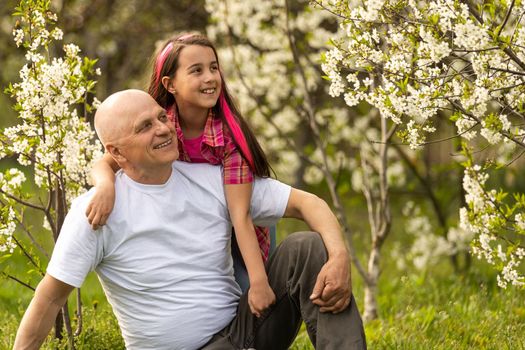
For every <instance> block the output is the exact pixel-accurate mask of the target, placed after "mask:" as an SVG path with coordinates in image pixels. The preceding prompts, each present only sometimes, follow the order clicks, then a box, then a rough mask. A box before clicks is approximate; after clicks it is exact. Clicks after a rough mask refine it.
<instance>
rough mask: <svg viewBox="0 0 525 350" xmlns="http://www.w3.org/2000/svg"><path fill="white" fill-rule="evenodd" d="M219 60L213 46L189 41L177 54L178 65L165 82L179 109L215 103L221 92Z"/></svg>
mask: <svg viewBox="0 0 525 350" xmlns="http://www.w3.org/2000/svg"><path fill="white" fill-rule="evenodd" d="M221 83H222V80H221V75H220V73H219V63H218V62H217V57H215V53H214V52H213V49H212V48H210V47H207V46H200V45H190V46H187V47H185V48H183V49H182V50H181V52H180V54H179V67H178V68H177V71H176V72H175V77H174V78H173V79H172V80H171V81H170V82H169V84H170V86H169V87H168V91H170V92H171V93H172V94H173V96H174V97H175V100H176V101H177V106H178V107H179V111H180V112H181V114H182V113H184V111H188V112H200V111H201V110H203V112H204V110H206V111H207V110H208V109H210V108H212V107H213V106H215V104H216V103H217V99H218V98H219V94H220V92H221Z"/></svg>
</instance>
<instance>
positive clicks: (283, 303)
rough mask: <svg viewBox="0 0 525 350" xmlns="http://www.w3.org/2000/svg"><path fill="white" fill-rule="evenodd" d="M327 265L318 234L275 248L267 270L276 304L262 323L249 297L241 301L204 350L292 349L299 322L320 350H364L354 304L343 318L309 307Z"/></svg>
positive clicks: (302, 234)
mask: <svg viewBox="0 0 525 350" xmlns="http://www.w3.org/2000/svg"><path fill="white" fill-rule="evenodd" d="M326 259H327V254H326V249H325V247H324V245H323V241H322V239H321V237H320V236H319V234H317V233H314V232H300V233H295V234H292V235H290V236H289V237H288V238H286V239H285V240H284V241H283V242H282V243H281V244H280V245H279V247H277V249H276V251H275V253H274V254H272V256H271V257H270V259H269V260H268V262H267V264H266V271H267V273H268V280H269V282H270V286H271V287H272V289H273V291H274V293H275V296H276V303H275V304H274V305H272V306H271V307H270V308H269V309H268V310H266V311H265V313H264V314H263V315H262V316H261V317H260V318H257V317H255V316H254V315H253V314H252V313H251V312H250V307H249V306H248V294H247V293H244V294H243V295H242V297H241V299H240V301H239V306H238V310H237V316H236V317H235V318H234V319H233V320H232V322H231V323H230V324H229V325H228V326H226V328H224V329H223V330H222V331H220V332H219V333H217V334H216V335H215V336H213V338H212V339H211V340H210V341H209V342H208V344H206V345H205V346H204V347H203V348H202V349H206V350H218V349H221V350H222V349H249V348H255V349H257V350H265V349H268V350H280V349H283V350H284V349H288V348H289V347H290V345H291V344H292V343H293V341H294V339H295V337H296V335H297V332H298V331H299V327H300V326H301V321H304V322H305V324H306V330H307V332H308V335H309V337H310V340H311V341H312V344H314V346H315V348H316V349H326V350H332V349H333V350H343V349H344V350H347V349H348V350H350V349H366V340H365V334H364V329H363V324H362V321H361V316H360V315H359V311H358V310H357V306H356V304H355V300H354V298H353V296H352V297H351V302H350V306H349V307H348V308H347V309H345V311H343V312H341V313H339V314H335V315H334V314H332V313H322V312H319V307H318V306H316V305H314V304H313V303H312V302H311V301H310V295H311V294H312V290H313V287H314V285H315V281H316V278H317V275H318V273H319V271H320V270H321V267H322V266H323V265H324V263H325V262H326Z"/></svg>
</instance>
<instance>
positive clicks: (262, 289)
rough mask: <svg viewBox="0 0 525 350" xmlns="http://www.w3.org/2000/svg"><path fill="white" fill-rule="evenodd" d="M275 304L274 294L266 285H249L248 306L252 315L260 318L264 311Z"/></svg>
mask: <svg viewBox="0 0 525 350" xmlns="http://www.w3.org/2000/svg"><path fill="white" fill-rule="evenodd" d="M274 303H275V294H274V292H273V290H272V288H271V287H270V285H269V284H268V282H266V283H260V284H255V285H253V286H252V285H250V289H249V290H248V305H249V306H250V310H251V312H252V314H254V315H255V316H257V317H261V315H262V313H263V312H264V310H266V309H267V308H269V307H270V306H271V305H273V304H274Z"/></svg>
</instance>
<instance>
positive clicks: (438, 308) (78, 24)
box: [0, 0, 525, 349]
mask: <svg viewBox="0 0 525 350" xmlns="http://www.w3.org/2000/svg"><path fill="white" fill-rule="evenodd" d="M261 1H264V0H261ZM204 2H205V1H204V0H177V1H170V0H53V1H52V5H53V9H54V11H55V12H56V13H57V14H58V18H59V21H58V26H59V27H61V28H62V29H63V30H64V33H65V37H64V42H74V43H76V44H77V45H78V46H79V47H80V48H81V49H82V53H83V54H84V55H86V56H88V57H92V58H97V59H98V64H97V66H98V67H100V69H101V70H102V76H100V77H99V79H98V83H97V87H96V89H97V92H96V96H97V97H98V98H99V99H100V100H102V99H104V98H105V97H106V96H108V95H109V94H111V93H113V92H115V91H118V90H122V89H125V88H139V89H143V88H145V85H146V82H147V80H148V78H149V74H150V71H149V60H150V57H151V54H152V53H153V52H154V51H155V47H156V44H157V43H158V42H159V41H161V40H163V39H165V38H167V37H169V36H171V35H172V34H173V33H175V32H177V31H182V30H184V31H188V30H196V31H200V32H206V26H207V24H208V21H209V20H210V16H209V14H208V13H207V12H206V9H205V3H204ZM16 4H17V1H15V0H3V1H2V3H1V4H0V87H1V88H2V90H3V89H4V88H5V87H6V86H7V85H8V84H9V82H15V81H18V80H19V78H18V71H19V69H20V68H21V67H22V65H23V64H24V59H23V55H24V52H23V51H22V50H20V49H17V48H16V46H15V44H14V42H13V39H12V29H13V26H14V25H15V19H14V18H13V17H12V15H11V14H12V11H13V9H14V7H15V6H16ZM12 104H13V101H12V100H11V99H10V98H9V97H8V96H7V95H5V94H3V93H2V94H0V128H3V127H6V126H8V125H12V124H13V123H15V120H16V114H15V112H14V111H13V109H12V107H11V106H12ZM334 104H338V105H340V104H341V103H340V101H339V102H337V103H336V102H334ZM369 112H370V111H369V108H368V107H367V106H362V105H361V106H359V107H358V108H357V109H355V110H353V111H352V112H351V113H352V114H354V115H365V114H367V113H369ZM443 120H446V118H443ZM443 120H442V121H441V122H442V123H444V124H446V121H443ZM442 129H443V128H442ZM300 136H301V137H303V138H306V139H308V138H309V135H308V133H307V132H304V133H301V135H300ZM307 141H308V140H305V141H304V142H305V144H307ZM455 147H456V146H455V145H454V144H453V143H445V144H435V145H431V146H429V147H427V148H426V149H425V150H424V151H423V152H422V154H421V157H420V158H419V159H418V165H417V167H419V169H423V170H421V171H419V172H415V170H417V167H416V168H414V169H412V170H410V169H409V168H408V167H407V168H405V170H404V171H405V172H406V176H407V178H408V181H407V183H406V186H404V187H402V188H394V189H392V192H391V197H392V198H391V201H392V204H391V205H392V215H393V216H394V217H401V216H402V215H403V214H402V208H403V207H404V205H405V203H406V202H407V201H408V200H409V198H410V199H411V200H415V201H416V203H417V204H418V205H421V207H422V208H423V211H425V212H428V213H433V214H432V215H433V219H432V221H433V223H434V224H435V227H439V226H440V225H442V226H443V225H444V226H447V227H448V226H450V223H451V222H456V221H457V210H458V208H459V207H460V206H461V205H462V203H461V182H460V181H461V180H460V170H459V168H458V167H457V164H455V162H453V161H451V160H450V159H449V158H448V156H449V155H450V153H453V152H454V151H455ZM399 154H401V153H399ZM271 157H272V155H271ZM14 164H15V162H14V160H13V159H3V160H1V161H0V170H3V169H5V168H8V167H11V166H14ZM521 170H522V167H521V166H516V167H514V168H513V169H511V170H509V171H508V172H507V175H506V178H502V179H498V181H501V182H505V181H507V182H509V183H511V184H512V185H513V186H514V187H515V188H518V189H519V188H520V187H521V188H522V187H523V183H522V182H521V181H516V178H517V177H519V174H520V172H521ZM301 171H304V167H303V166H300V167H299V169H298V176H297V177H296V178H294V179H291V182H292V183H293V184H295V185H298V186H301V187H304V188H305V189H306V190H309V191H312V192H314V193H316V194H318V195H319V196H321V197H324V198H329V193H328V192H329V191H328V189H327V188H326V184H325V183H324V182H321V183H319V184H318V185H310V186H308V185H306V184H305V182H304V181H303V178H302V176H301V173H300V172H301ZM418 177H420V178H418ZM422 179H423V180H425V181H426V183H427V186H428V187H430V188H433V189H434V190H435V195H436V198H435V199H436V201H437V202H439V204H438V206H441V209H440V211H441V212H442V215H443V218H439V215H437V216H436V212H435V210H433V209H432V206H433V203H431V202H429V201H428V196H427V195H428V193H427V189H428V187H425V186H423V185H421V184H422ZM337 181H338V182H339V184H340V186H339V188H338V189H339V190H340V191H341V193H343V200H344V203H343V204H344V206H345V208H346V211H347V216H348V218H349V220H350V221H351V224H352V228H353V230H354V231H355V232H354V244H355V248H356V250H357V253H358V257H360V258H362V260H363V261H366V255H365V254H364V253H362V252H361V250H362V249H364V248H368V247H369V246H370V242H369V240H370V238H369V234H368V231H369V227H368V225H367V221H366V220H364V219H363V218H365V217H366V215H367V210H366V203H365V200H364V199H363V197H362V195H361V194H360V193H359V192H358V191H355V190H353V189H352V186H351V174H349V173H346V172H344V171H343V172H341V173H340V177H339V178H338V179H337ZM440 220H443V221H444V222H443V223H439V221H440ZM41 222H42V220H41V218H38V217H35V218H34V229H35V231H38V225H41V224H40V223H41ZM405 225H406V222H405V221H403V220H399V221H395V222H394V223H393V227H392V234H391V239H390V240H389V241H388V242H387V243H385V247H384V251H386V252H387V253H385V255H384V257H383V258H382V259H383V260H382V261H381V280H380V283H379V297H378V303H379V310H380V311H379V318H378V319H377V320H374V321H372V322H370V323H368V324H367V326H366V333H367V337H368V340H369V347H370V348H372V349H375V348H386V349H396V348H399V349H421V348H430V349H437V348H439V349H459V348H465V349H485V348H486V349H523V348H525V341H524V340H523V336H522V334H525V303H524V300H525V299H524V294H523V291H519V290H513V289H511V290H502V289H499V288H498V287H497V286H496V283H495V274H494V273H493V272H492V271H491V270H490V269H489V268H488V267H487V266H486V264H484V263H482V262H478V261H473V262H472V264H471V263H470V258H469V257H468V255H461V256H459V257H458V256H456V257H455V259H460V260H461V261H460V262H459V263H458V262H455V263H454V262H453V261H451V259H450V258H449V257H444V258H443V259H441V260H440V261H438V262H436V263H435V264H432V265H429V266H428V267H426V268H424V269H422V270H421V269H416V268H414V266H408V267H407V266H405V267H402V266H400V264H398V262H399V261H400V260H403V255H407V254H408V252H409V249H410V248H409V247H410V245H411V244H412V243H413V241H414V238H413V237H411V236H409V235H406V232H405V231H406V230H405V228H406V226H405ZM303 228H304V225H302V224H300V223H296V222H283V223H282V224H280V225H279V227H278V234H279V239H282V237H284V236H285V235H286V234H288V233H290V232H293V231H295V230H299V229H303ZM44 244H47V245H48V246H50V245H51V244H52V243H51V242H44ZM17 254H18V256H17ZM457 266H460V267H468V268H459V269H458V267H457ZM6 269H10V271H11V272H14V273H17V274H19V275H22V276H24V277H23V278H24V280H25V281H31V283H32V284H35V283H36V281H38V279H39V278H40V277H39V276H38V275H36V274H34V273H32V272H31V271H29V272H28V271H27V269H28V267H27V264H26V262H25V261H24V259H23V257H22V256H20V253H16V252H15V256H13V257H12V259H10V260H9V261H7V260H5V259H0V270H1V271H5V270H6ZM353 276H354V278H353V285H354V288H353V290H354V294H355V295H356V299H357V301H358V305H359V306H360V307H361V306H362V304H363V287H364V284H363V281H362V280H361V279H360V277H359V275H358V273H355V271H354V274H353ZM0 281H1V282H0V283H1V287H0V349H4V348H5V349H8V348H10V347H12V342H13V340H14V335H15V332H16V329H17V325H18V322H19V320H20V317H21V316H22V314H23V311H24V310H25V308H26V307H27V305H28V302H29V300H30V298H31V296H32V293H31V291H30V290H29V289H27V288H25V287H23V286H21V285H20V284H19V283H16V282H14V281H12V280H8V279H1V280H0ZM82 293H83V295H82V299H83V302H84V304H85V305H86V308H85V310H86V318H85V327H84V333H83V334H82V336H81V337H80V338H79V339H77V343H78V345H79V348H82V349H118V348H123V345H122V340H121V338H120V334H119V331H118V326H117V324H116V321H115V319H114V317H113V316H112V314H111V308H110V306H109V305H108V304H107V302H106V300H105V297H104V294H103V292H102V290H101V288H100V286H99V284H98V281H97V280H96V276H95V275H90V276H89V278H88V280H87V281H86V283H85V287H84V288H83V289H82ZM71 304H72V305H71V307H72V308H74V302H72V303H71ZM61 347H65V344H57V343H56V342H55V341H53V340H52V339H50V340H49V341H48V343H47V344H46V345H45V348H49V349H51V348H61ZM293 348H294V349H312V348H313V347H311V346H310V345H309V344H308V341H307V336H306V333H305V332H301V333H300V336H299V338H298V340H297V341H296V343H295V344H294V345H293Z"/></svg>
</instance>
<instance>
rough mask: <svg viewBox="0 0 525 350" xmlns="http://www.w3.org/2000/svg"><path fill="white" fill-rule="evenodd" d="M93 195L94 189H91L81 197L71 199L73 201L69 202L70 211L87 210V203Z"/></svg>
mask: <svg viewBox="0 0 525 350" xmlns="http://www.w3.org/2000/svg"><path fill="white" fill-rule="evenodd" d="M94 194H95V187H91V188H90V189H89V190H87V191H86V192H84V193H82V194H81V195H79V196H78V197H76V198H75V199H73V201H71V207H70V211H71V210H82V209H85V208H87V206H88V204H89V201H90V200H91V198H92V197H93V195H94Z"/></svg>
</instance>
